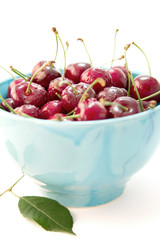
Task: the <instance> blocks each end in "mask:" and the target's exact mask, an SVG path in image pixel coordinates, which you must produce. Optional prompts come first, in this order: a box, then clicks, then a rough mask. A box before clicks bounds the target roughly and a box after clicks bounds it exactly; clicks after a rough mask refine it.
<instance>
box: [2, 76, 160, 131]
mask: <svg viewBox="0 0 160 240" xmlns="http://www.w3.org/2000/svg"><path fill="white" fill-rule="evenodd" d="M133 73H134V74H139V75H141V74H142V73H139V72H136V71H134V72H133ZM11 80H13V79H12V78H8V79H4V80H1V81H0V86H1V84H4V83H7V82H10V81H11ZM159 110H160V104H159V105H157V106H156V107H155V108H153V109H150V110H147V111H144V112H140V113H137V114H133V115H129V116H125V117H119V118H108V119H102V120H90V121H56V120H48V119H38V118H26V117H22V116H19V115H16V114H12V113H10V112H7V111H4V110H2V109H0V116H5V117H7V116H12V119H14V120H17V121H19V122H26V121H27V122H32V123H35V124H40V125H41V124H42V125H43V126H44V125H45V126H51V125H53V126H61V127H63V126H74V127H76V126H78V127H79V126H80V125H81V126H93V125H104V124H105V125H106V124H111V123H112V122H113V124H114V123H120V122H124V121H131V120H136V119H137V118H140V119H141V118H144V117H147V116H148V115H150V114H152V113H155V112H157V111H159ZM11 114H12V115H11ZM9 119H11V118H10V117H9Z"/></svg>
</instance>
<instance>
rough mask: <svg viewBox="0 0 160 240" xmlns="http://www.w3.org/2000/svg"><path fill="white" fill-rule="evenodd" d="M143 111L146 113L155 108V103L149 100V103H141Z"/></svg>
mask: <svg viewBox="0 0 160 240" xmlns="http://www.w3.org/2000/svg"><path fill="white" fill-rule="evenodd" d="M142 104H143V107H144V110H145V111H147V110H149V109H152V108H155V107H156V105H157V101H155V100H151V101H142Z"/></svg>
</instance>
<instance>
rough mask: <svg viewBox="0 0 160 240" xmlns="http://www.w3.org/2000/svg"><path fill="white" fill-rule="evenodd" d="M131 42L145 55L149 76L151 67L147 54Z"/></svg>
mask: <svg viewBox="0 0 160 240" xmlns="http://www.w3.org/2000/svg"><path fill="white" fill-rule="evenodd" d="M132 44H133V45H135V46H136V47H137V48H138V49H139V50H140V51H141V52H142V53H143V55H144V56H145V58H146V61H147V64H148V70H149V76H151V67H150V64H149V60H148V58H147V55H146V54H145V52H144V51H143V50H142V49H141V48H140V47H139V46H138V45H137V44H136V43H135V42H132Z"/></svg>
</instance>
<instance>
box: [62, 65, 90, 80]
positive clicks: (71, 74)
mask: <svg viewBox="0 0 160 240" xmlns="http://www.w3.org/2000/svg"><path fill="white" fill-rule="evenodd" d="M90 67H91V64H89V63H85V62H79V63H72V64H69V65H68V66H67V68H66V71H65V77H67V78H69V79H71V80H73V81H74V83H79V82H80V76H81V74H82V73H83V72H84V71H85V70H86V69H88V68H90Z"/></svg>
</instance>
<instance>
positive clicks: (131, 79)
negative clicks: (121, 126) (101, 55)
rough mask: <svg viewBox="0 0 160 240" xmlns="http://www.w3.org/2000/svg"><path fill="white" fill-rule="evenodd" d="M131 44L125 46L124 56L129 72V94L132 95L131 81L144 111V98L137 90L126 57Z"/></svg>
mask: <svg viewBox="0 0 160 240" xmlns="http://www.w3.org/2000/svg"><path fill="white" fill-rule="evenodd" d="M130 46H131V44H127V45H126V46H125V47H124V50H125V51H124V58H125V66H126V69H127V73H128V93H127V96H129V95H130V87H131V83H132V85H133V87H134V89H135V92H136V94H137V98H138V100H139V103H140V107H141V110H142V112H143V111H144V107H143V104H142V100H141V98H140V95H139V92H138V90H137V87H136V85H135V82H134V79H133V76H132V74H131V72H130V71H129V68H128V62H127V57H126V52H127V50H128V48H129V47H130Z"/></svg>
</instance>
